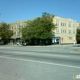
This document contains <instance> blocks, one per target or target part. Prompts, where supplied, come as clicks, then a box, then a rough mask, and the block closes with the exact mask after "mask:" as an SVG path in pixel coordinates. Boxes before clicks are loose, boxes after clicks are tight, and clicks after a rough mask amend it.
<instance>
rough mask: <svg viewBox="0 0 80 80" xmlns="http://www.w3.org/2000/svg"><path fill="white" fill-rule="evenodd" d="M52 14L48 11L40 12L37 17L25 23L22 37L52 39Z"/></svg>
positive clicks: (53, 26)
mask: <svg viewBox="0 0 80 80" xmlns="http://www.w3.org/2000/svg"><path fill="white" fill-rule="evenodd" d="M53 18H54V16H53V15H51V14H49V13H46V12H45V13H42V16H41V17H38V18H36V19H34V20H32V21H30V22H28V23H27V26H26V27H25V28H23V29H22V38H23V39H33V38H36V39H52V32H51V31H52V29H55V25H54V24H53Z"/></svg>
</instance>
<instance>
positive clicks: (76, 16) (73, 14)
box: [0, 0, 80, 23]
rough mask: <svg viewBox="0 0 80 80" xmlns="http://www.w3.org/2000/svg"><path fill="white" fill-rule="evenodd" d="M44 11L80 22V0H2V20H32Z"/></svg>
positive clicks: (9, 21) (10, 21) (0, 6)
mask: <svg viewBox="0 0 80 80" xmlns="http://www.w3.org/2000/svg"><path fill="white" fill-rule="evenodd" d="M43 12H47V13H50V14H53V15H57V16H59V17H62V18H70V19H73V20H76V21H77V22H80V0H0V22H6V23H12V22H16V21H24V20H31V19H34V18H36V17H41V15H42V13H43Z"/></svg>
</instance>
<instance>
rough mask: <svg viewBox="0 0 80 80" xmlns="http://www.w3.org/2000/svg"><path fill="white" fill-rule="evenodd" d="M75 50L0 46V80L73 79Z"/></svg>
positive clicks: (77, 65) (77, 68) (79, 60)
mask: <svg viewBox="0 0 80 80" xmlns="http://www.w3.org/2000/svg"><path fill="white" fill-rule="evenodd" d="M77 49H79V48H76V47H72V46H0V80H73V75H74V74H80V53H76V52H73V51H75V50H77Z"/></svg>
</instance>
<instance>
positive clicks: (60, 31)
mask: <svg viewBox="0 0 80 80" xmlns="http://www.w3.org/2000/svg"><path fill="white" fill-rule="evenodd" d="M28 21H30V20H27V21H17V22H14V23H11V24H10V29H11V30H13V32H14V35H13V36H12V38H13V39H17V40H18V39H20V38H21V37H22V35H21V31H20V30H21V29H22V28H23V27H25V26H26V25H27V22H28ZM53 23H54V24H55V25H56V29H55V30H52V31H53V32H54V33H55V34H54V37H53V39H52V42H53V43H56V42H58V44H68V43H69V44H70V43H72V44H73V43H76V29H77V27H79V26H80V24H79V23H77V22H76V21H75V20H72V19H66V18H61V17H58V16H55V17H54V19H53Z"/></svg>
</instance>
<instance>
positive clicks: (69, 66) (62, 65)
mask: <svg viewBox="0 0 80 80" xmlns="http://www.w3.org/2000/svg"><path fill="white" fill-rule="evenodd" d="M0 58H6V59H12V60H20V61H25V62H33V63H40V64H47V65H55V66H61V67H68V68H75V69H80V67H78V66H71V65H64V64H57V63H50V62H42V61H35V60H27V59H19V58H11V57H5V56H0Z"/></svg>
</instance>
